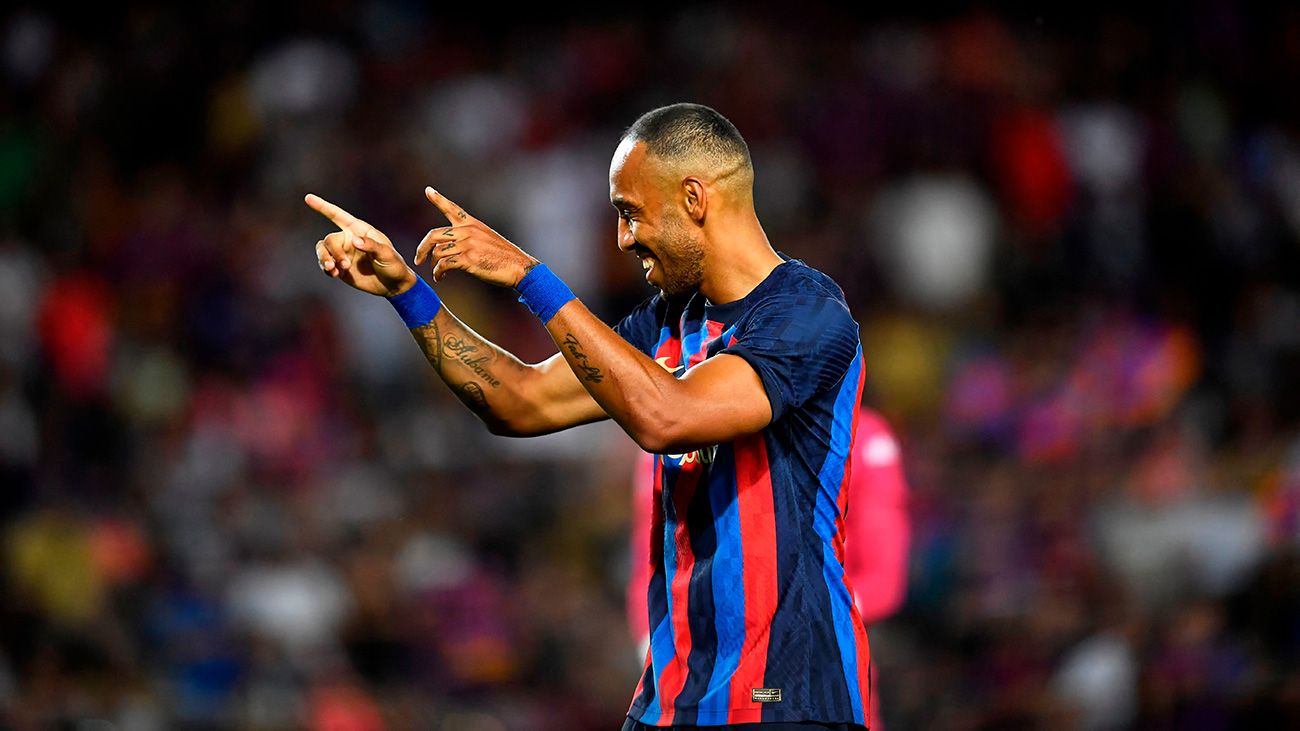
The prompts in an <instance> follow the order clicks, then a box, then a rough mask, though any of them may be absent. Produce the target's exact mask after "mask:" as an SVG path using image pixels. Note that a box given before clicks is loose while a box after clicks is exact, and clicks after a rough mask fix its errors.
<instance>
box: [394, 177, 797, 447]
mask: <svg viewBox="0 0 1300 731" xmlns="http://www.w3.org/2000/svg"><path fill="white" fill-rule="evenodd" d="M425 194H426V196H427V197H428V198H429V201H430V202H431V203H433V204H434V205H435V206H437V207H438V209H439V210H441V211H442V212H443V214H444V215H446V216H447V218H448V220H449V221H451V222H452V224H453V225H451V226H444V227H441V228H435V229H433V230H431V231H430V232H429V233H428V234H427V235H426V236H425V237H424V240H423V241H421V242H420V246H419V247H418V249H417V250H416V256H415V263H416V264H417V265H418V264H421V263H423V262H424V261H425V260H426V259H427V260H429V261H430V262H431V263H432V264H433V278H434V280H435V281H437V280H440V279H441V278H442V277H444V276H446V274H447V272H449V271H451V270H454V269H461V270H463V271H465V272H467V273H469V274H471V275H473V276H474V277H476V278H478V279H480V280H483V281H485V282H488V283H490V284H496V285H498V286H510V287H515V288H517V289H518V290H519V291H520V292H521V294H523V295H524V297H523V299H524V300H525V304H528V305H529V307H530V308H531V309H534V310H535V311H536V312H537V313H538V315H539V317H540V318H541V319H542V322H543V324H544V325H545V327H546V330H547V332H548V333H550V335H551V338H552V339H553V340H554V341H555V344H556V345H557V346H559V348H560V353H561V354H563V356H564V359H565V360H566V361H567V362H568V364H569V367H570V368H572V369H573V372H574V373H575V374H576V375H577V376H578V380H579V381H580V382H581V383H582V385H583V387H584V388H586V389H587V391H588V393H590V394H591V396H592V398H593V399H595V401H596V402H597V403H598V404H599V405H600V406H601V408H603V409H604V410H605V413H607V414H609V416H610V418H612V419H613V420H614V421H616V422H618V424H619V426H621V427H622V428H623V430H624V431H626V432H627V433H628V435H630V436H631V437H632V439H633V440H635V441H636V443H637V445H639V446H640V447H641V448H642V449H644V450H646V451H647V452H656V453H677V452H682V451H689V450H691V449H696V448H699V447H702V446H707V445H711V444H718V443H720V442H724V441H729V440H731V439H735V438H736V437H739V436H742V435H745V434H753V433H755V432H758V431H759V430H761V429H763V427H765V426H767V425H768V423H769V422H771V420H772V407H771V404H770V403H769V401H768V397H767V393H766V391H765V389H764V386H763V382H762V380H761V379H760V378H759V376H758V373H757V372H756V371H755V369H754V367H753V366H752V365H750V364H749V363H748V362H747V361H746V360H745V359H744V358H741V357H737V356H734V355H719V356H715V357H713V358H710V359H708V360H707V361H705V362H704V363H701V364H700V365H698V366H695V367H693V368H691V369H690V371H689V372H688V373H687V374H686V375H685V376H684V377H682V378H681V379H678V378H676V377H674V376H673V374H671V373H669V372H668V371H666V370H664V369H663V368H662V367H660V366H659V364H657V363H655V362H654V361H653V360H651V359H650V357H649V356H647V355H645V354H644V353H642V352H640V351H639V350H637V349H636V348H635V347H634V346H633V345H632V344H631V343H629V342H627V341H626V340H624V339H623V337H622V336H620V335H619V334H618V333H617V332H615V331H614V330H613V329H612V328H611V327H609V326H608V325H606V324H605V323H604V322H602V321H601V320H600V318H598V317H596V316H595V315H594V314H592V313H591V311H590V310H588V309H587V307H586V306H585V305H584V304H582V302H581V301H579V300H577V299H567V298H566V296H567V297H568V298H572V293H571V292H568V290H567V287H564V285H563V284H562V283H560V282H559V280H558V279H556V278H554V275H550V274H549V272H543V271H539V272H537V273H534V272H533V270H534V268H535V267H538V262H537V260H536V259H533V258H532V257H531V256H529V255H528V254H526V253H525V252H524V251H522V250H521V249H519V247H517V246H515V245H514V244H512V243H510V242H509V241H508V240H506V239H505V237H503V236H501V235H500V234H498V233H497V232H495V231H493V230H492V229H491V228H489V227H487V226H486V225H484V224H482V223H481V222H480V221H478V220H477V219H473V218H472V217H467V216H465V215H464V213H463V209H461V208H460V207H459V206H457V205H456V204H455V203H452V202H451V201H450V200H448V199H447V198H446V197H445V196H443V195H442V194H440V193H438V192H437V191H434V190H433V189H431V188H430V189H426V191H425ZM529 274H533V276H532V277H531V278H530V281H525V276H526V275H529ZM540 274H547V275H548V276H549V277H550V279H548V280H545V281H542V282H541V284H540V286H537V287H532V288H531V289H533V290H537V291H530V283H531V282H532V280H538V279H539V277H538V275H540ZM557 286H558V287H559V288H561V289H563V293H559V292H557V291H556V287H557ZM538 308H540V310H539V309H538ZM557 308H558V309H557ZM543 310H544V314H543V312H542V311H543Z"/></svg>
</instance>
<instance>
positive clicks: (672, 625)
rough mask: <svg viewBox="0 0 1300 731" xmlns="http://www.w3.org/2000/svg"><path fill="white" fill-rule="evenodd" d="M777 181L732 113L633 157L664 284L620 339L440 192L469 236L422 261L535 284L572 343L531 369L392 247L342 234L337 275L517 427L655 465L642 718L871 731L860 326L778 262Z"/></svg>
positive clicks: (641, 132) (524, 286)
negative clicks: (855, 542) (855, 531)
mask: <svg viewBox="0 0 1300 731" xmlns="http://www.w3.org/2000/svg"><path fill="white" fill-rule="evenodd" d="M753 181H754V170H753V165H752V163H751V160H750V157H749V150H748V147H747V146H746V144H745V141H744V139H743V138H742V137H741V135H740V133H739V132H738V131H737V130H736V128H735V127H734V126H733V125H732V124H731V123H730V122H729V121H727V119H726V118H724V117H723V116H722V115H720V114H718V113H717V112H716V111H714V110H712V109H710V108H708V107H704V106H700V105H696V104H675V105H672V106H668V107H662V108H660V109H655V110H653V111H651V112H648V113H647V114H645V115H644V116H642V117H641V118H640V119H638V120H637V121H636V122H635V123H634V124H633V125H632V126H631V127H630V128H629V129H628V130H627V132H626V133H625V134H624V135H623V138H622V139H621V140H620V142H619V145H618V148H617V149H616V150H615V153H614V157H613V161H612V163H611V165H610V174H609V185H610V201H611V203H613V205H614V207H615V209H616V210H617V211H618V216H619V222H618V246H619V248H620V249H622V250H624V251H627V252H630V253H632V254H635V255H636V256H637V257H639V258H640V259H641V262H642V266H643V267H644V268H645V276H646V281H647V282H649V283H650V284H652V285H654V286H655V287H657V288H658V289H659V293H657V294H655V295H654V296H653V297H651V298H649V299H648V300H646V301H645V302H644V303H642V304H641V305H640V306H639V307H637V308H636V309H635V310H634V311H633V312H632V313H631V314H629V315H628V316H627V317H626V318H624V319H623V320H622V321H621V322H619V323H618V324H617V325H616V326H615V327H613V328H610V327H609V326H607V325H606V324H605V323H603V322H601V321H600V319H598V318H597V317H595V316H594V315H593V314H592V313H591V312H590V311H589V310H588V309H587V308H586V307H585V306H584V305H583V304H582V302H581V301H579V300H578V299H576V298H575V297H574V295H573V293H572V292H571V291H570V290H569V289H568V287H567V286H565V285H564V283H563V282H561V281H560V279H559V278H558V277H556V276H555V274H554V273H552V272H551V271H550V270H549V269H548V268H547V267H546V266H545V264H541V263H539V262H538V261H537V260H536V259H534V258H532V257H531V256H529V255H528V254H527V253H526V252H524V251H523V250H521V249H520V248H519V247H517V246H515V245H514V244H512V243H511V242H509V241H507V240H506V239H505V238H503V237H502V236H501V235H499V234H497V233H496V232H495V231H493V230H492V229H491V228H489V227H487V226H486V225H485V224H483V223H482V222H481V221H478V220H476V219H474V218H473V217H471V216H470V215H469V214H468V213H466V212H465V211H464V210H463V209H461V208H460V207H459V206H457V205H456V204H454V203H452V202H451V201H449V200H447V199H446V198H445V197H444V196H442V195H441V194H439V193H437V192H436V191H434V190H432V189H426V190H425V194H426V196H427V197H428V198H429V200H430V202H432V203H433V204H434V205H435V206H437V207H438V209H439V210H440V211H442V213H443V214H444V215H445V216H446V217H447V219H448V220H449V222H450V223H451V225H450V226H443V227H439V228H435V229H432V230H431V231H429V233H428V234H427V235H426V236H425V237H424V239H423V240H422V241H421V242H420V244H419V246H418V248H417V249H416V255H415V264H416V265H421V264H423V263H424V262H426V261H429V262H431V263H432V264H433V269H432V277H433V279H434V280H435V281H438V280H440V279H441V278H442V277H444V276H446V275H447V274H448V273H449V272H451V271H453V270H461V271H464V272H466V273H468V274H470V275H472V276H474V277H477V278H478V279H480V280H483V281H485V282H489V283H491V284H496V285H499V286H503V287H512V288H514V289H515V290H517V291H518V293H519V299H520V301H521V302H523V303H524V304H525V305H526V306H527V307H528V308H529V309H530V310H531V311H532V312H533V313H534V314H536V315H537V317H538V318H539V320H540V321H541V322H542V324H543V326H544V327H545V328H546V330H547V332H549V333H550V335H551V337H552V338H553V339H554V340H555V343H556V345H557V346H558V349H559V352H558V353H557V354H556V355H555V356H553V357H551V358H549V359H547V360H545V361H543V362H541V363H537V364H525V363H522V362H521V361H519V359H517V358H515V357H514V356H513V355H511V354H509V353H507V352H505V351H504V350H502V349H500V348H498V347H497V346H496V345H494V344H492V343H490V342H488V341H487V340H485V339H484V338H482V337H481V336H479V335H478V334H477V333H475V332H474V331H473V330H472V329H470V328H469V327H468V326H466V325H465V324H464V323H462V322H461V321H460V320H458V319H457V318H456V317H455V316H454V315H453V314H452V313H451V312H449V311H448V309H447V308H446V307H444V306H442V303H441V302H440V301H439V299H438V297H437V295H436V294H435V293H434V291H433V289H432V288H431V287H430V286H429V285H428V284H427V283H425V282H424V281H423V280H422V279H421V278H420V277H418V276H417V275H416V274H415V272H414V271H413V270H412V269H411V268H410V267H409V266H408V265H407V264H406V262H405V260H404V259H403V258H402V257H401V255H399V254H398V253H397V251H396V250H395V249H394V247H393V245H392V242H391V241H389V239H388V238H387V237H386V236H384V234H382V233H381V232H379V231H377V230H376V229H374V228H373V227H372V226H370V225H369V224H367V223H365V222H363V221H360V220H358V219H356V218H354V217H353V216H351V215H350V214H348V213H347V212H345V211H343V210H342V209H340V208H338V207H337V206H335V205H333V204H331V203H328V202H326V201H324V200H322V199H321V198H319V197H317V196H314V195H309V196H307V204H308V205H309V206H311V207H312V208H313V209H315V210H317V211H319V212H320V213H322V214H324V215H325V216H326V217H328V218H329V219H330V220H331V221H333V222H334V223H335V224H336V225H337V226H338V227H339V228H340V231H339V232H337V233H333V234H330V235H329V236H326V237H325V238H324V239H323V240H321V241H320V242H318V243H317V245H316V255H317V260H318V263H319V265H320V268H321V270H322V271H324V272H325V273H326V274H327V275H329V276H330V277H333V278H337V279H342V280H343V281H344V282H346V283H348V284H350V285H352V286H353V287H356V288H357V289H360V290H362V291H365V292H369V293H371V294H377V295H383V296H386V297H389V298H390V301H391V302H392V304H393V306H394V307H395V308H396V309H397V311H398V313H399V315H401V317H402V319H403V321H404V322H405V323H406V325H407V327H408V328H410V330H411V333H412V335H413V336H414V337H415V339H416V342H417V343H419V344H420V347H421V348H422V349H423V351H424V353H425V355H426V357H427V358H428V360H429V363H430V365H432V367H433V368H434V369H435V371H437V373H438V374H439V375H440V376H441V377H442V379H443V381H444V382H446V384H447V385H448V387H449V388H451V389H452V391H453V392H454V393H455V394H456V395H457V396H458V397H459V398H460V399H461V400H462V401H463V402H464V403H465V404H466V406H468V407H469V408H470V409H471V410H473V411H474V413H476V414H477V415H478V416H479V417H480V418H481V419H482V420H483V421H484V422H485V423H486V424H487V425H488V427H489V429H491V430H492V431H493V432H494V433H497V434H507V435H511V436H530V435H535V434H545V433H549V432H553V431H557V430H560V429H565V428H568V427H572V426H576V425H578V424H584V423H587V422H591V421H596V420H598V419H603V418H612V419H613V420H614V421H616V422H617V423H618V424H619V425H620V426H621V427H622V428H623V429H624V431H626V432H627V433H628V435H630V436H631V437H632V439H633V440H635V441H636V443H637V444H638V445H639V446H640V447H642V448H643V449H645V450H646V451H648V452H652V453H655V454H656V455H658V456H657V457H656V459H655V466H654V474H655V486H654V500H655V505H656V509H655V511H654V514H653V526H652V531H651V535H652V537H653V539H652V545H651V547H650V552H651V556H652V560H653V562H654V570H653V571H652V572H651V575H650V579H649V583H648V586H647V587H646V591H647V595H646V596H647V607H648V614H649V616H648V620H649V626H650V627H651V628H652V630H651V635H650V647H649V651H648V652H647V657H646V665H645V671H644V673H643V675H642V678H641V681H640V683H639V684H638V686H637V689H636V691H635V694H634V697H633V700H632V705H631V708H630V710H629V712H628V719H627V720H626V721H625V723H624V726H623V728H624V729H625V730H627V729H641V728H645V727H675V728H690V727H692V726H697V725H698V726H709V727H720V726H722V727H730V728H749V727H750V726H751V725H752V724H757V726H756V728H762V729H827V728H829V729H854V728H863V727H865V725H866V723H867V721H866V715H865V709H867V708H868V707H869V698H868V695H869V691H868V679H867V675H868V673H867V668H868V664H869V654H868V650H867V638H866V634H865V632H864V631H863V629H862V622H861V621H860V619H859V617H858V614H857V610H856V609H855V608H854V605H853V598H852V590H851V588H850V586H849V584H848V582H847V581H846V580H845V574H844V543H843V525H844V523H843V517H844V515H845V512H846V509H847V494H846V490H845V489H844V487H845V485H846V483H847V480H848V478H849V463H850V455H851V453H852V444H853V433H854V417H855V413H856V408H857V404H858V397H859V395H860V393H861V389H862V379H863V368H862V352H861V347H860V345H859V342H858V326H857V323H855V322H854V321H853V318H852V316H851V315H850V313H849V310H848V308H847V306H846V304H845V302H844V297H843V293H842V292H841V291H840V288H839V287H838V286H837V285H836V284H835V283H834V282H833V281H832V280H831V279H830V278H829V277H827V276H826V275H825V274H823V273H821V272H819V271H817V270H815V269H813V268H811V267H809V266H807V265H805V264H803V263H802V262H800V261H798V260H794V259H789V258H787V257H785V256H783V255H780V254H778V253H777V252H776V251H774V250H773V249H772V246H771V245H770V243H769V242H768V239H767V236H766V234H765V233H764V231H763V228H762V226H761V224H760V223H759V221H758V217H757V215H756V213H755V211H754V199H753Z"/></svg>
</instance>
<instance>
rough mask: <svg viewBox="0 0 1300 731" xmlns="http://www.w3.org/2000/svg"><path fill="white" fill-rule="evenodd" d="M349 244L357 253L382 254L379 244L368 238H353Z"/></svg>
mask: <svg viewBox="0 0 1300 731" xmlns="http://www.w3.org/2000/svg"><path fill="white" fill-rule="evenodd" d="M350 243H351V244H352V246H353V248H355V249H357V250H358V251H364V252H366V253H367V254H379V253H382V251H381V250H382V248H383V247H382V246H381V245H380V243H379V242H378V241H375V240H374V239H372V238H370V237H369V236H353V237H352V241H351V242H350Z"/></svg>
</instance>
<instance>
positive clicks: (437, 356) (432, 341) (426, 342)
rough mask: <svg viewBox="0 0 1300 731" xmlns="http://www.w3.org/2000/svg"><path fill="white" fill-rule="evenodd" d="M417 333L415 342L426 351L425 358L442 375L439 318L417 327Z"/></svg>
mask: <svg viewBox="0 0 1300 731" xmlns="http://www.w3.org/2000/svg"><path fill="white" fill-rule="evenodd" d="M415 333H416V338H415V342H417V343H419V345H420V350H422V351H424V358H425V360H427V361H429V365H431V366H433V370H435V371H437V373H438V375H442V338H441V335H442V333H441V332H440V331H439V330H438V322H437V320H430V321H429V324H427V325H424V326H423V327H418V328H416V329H415Z"/></svg>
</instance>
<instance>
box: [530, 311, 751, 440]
mask: <svg viewBox="0 0 1300 731" xmlns="http://www.w3.org/2000/svg"><path fill="white" fill-rule="evenodd" d="M546 331H547V332H548V333H550V335H551V338H552V339H553V340H555V343H556V345H558V346H559V347H560V352H561V353H562V354H563V355H564V358H565V360H567V361H568V363H569V366H570V367H571V368H573V371H574V373H576V374H577V375H578V379H579V380H580V381H582V384H583V386H584V387H585V388H586V389H587V392H588V393H590V394H591V396H592V398H594V399H595V400H596V402H597V403H599V404H600V405H601V407H602V408H604V409H605V413H607V414H609V416H610V418H612V419H613V420H614V421H616V422H618V424H619V425H620V426H622V427H623V429H624V431H626V432H627V433H628V435H630V436H631V437H632V439H633V440H635V441H636V443H637V444H638V445H639V446H640V447H641V448H642V449H644V450H646V451H647V452H655V453H661V454H662V453H680V452H686V451H690V450H693V449H698V448H699V447H703V446H707V445H710V444H718V443H721V442H726V441H730V440H732V439H735V438H736V437H739V436H742V435H745V434H753V433H755V432H757V431H760V430H761V429H763V427H765V426H767V425H768V423H770V422H771V420H772V407H771V404H770V403H769V402H768V398H767V393H766V391H765V389H764V387H763V382H762V380H761V379H760V378H759V376H758V373H757V372H756V371H755V370H754V368H753V366H751V365H750V364H749V363H748V362H747V361H746V360H745V359H744V358H741V357H738V356H735V355H716V356H714V357H712V358H709V359H708V360H706V361H704V362H703V363H700V364H699V365H697V366H694V367H693V368H691V369H690V370H688V371H687V372H686V374H685V375H684V376H682V377H681V378H680V379H679V378H676V377H674V376H673V374H671V373H669V372H668V371H667V370H665V369H664V368H662V367H661V366H660V365H659V364H658V363H655V362H654V361H653V360H651V359H650V358H649V357H648V356H646V355H645V354H643V353H641V352H640V351H639V350H637V349H636V348H634V347H632V345H631V344H629V343H628V342H627V341H626V340H624V339H623V338H622V337H620V336H619V335H618V333H616V332H614V331H613V330H612V329H610V328H609V326H607V325H605V323H603V322H601V321H600V318H598V317H596V316H595V315H593V314H592V313H591V311H590V310H588V309H587V307H586V306H585V305H583V304H582V302H581V301H579V300H576V299H574V300H571V301H570V302H569V303H568V304H566V305H564V306H563V307H561V308H560V310H559V311H558V312H557V313H556V314H555V316H554V317H553V318H551V320H550V321H549V322H547V323H546Z"/></svg>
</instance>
